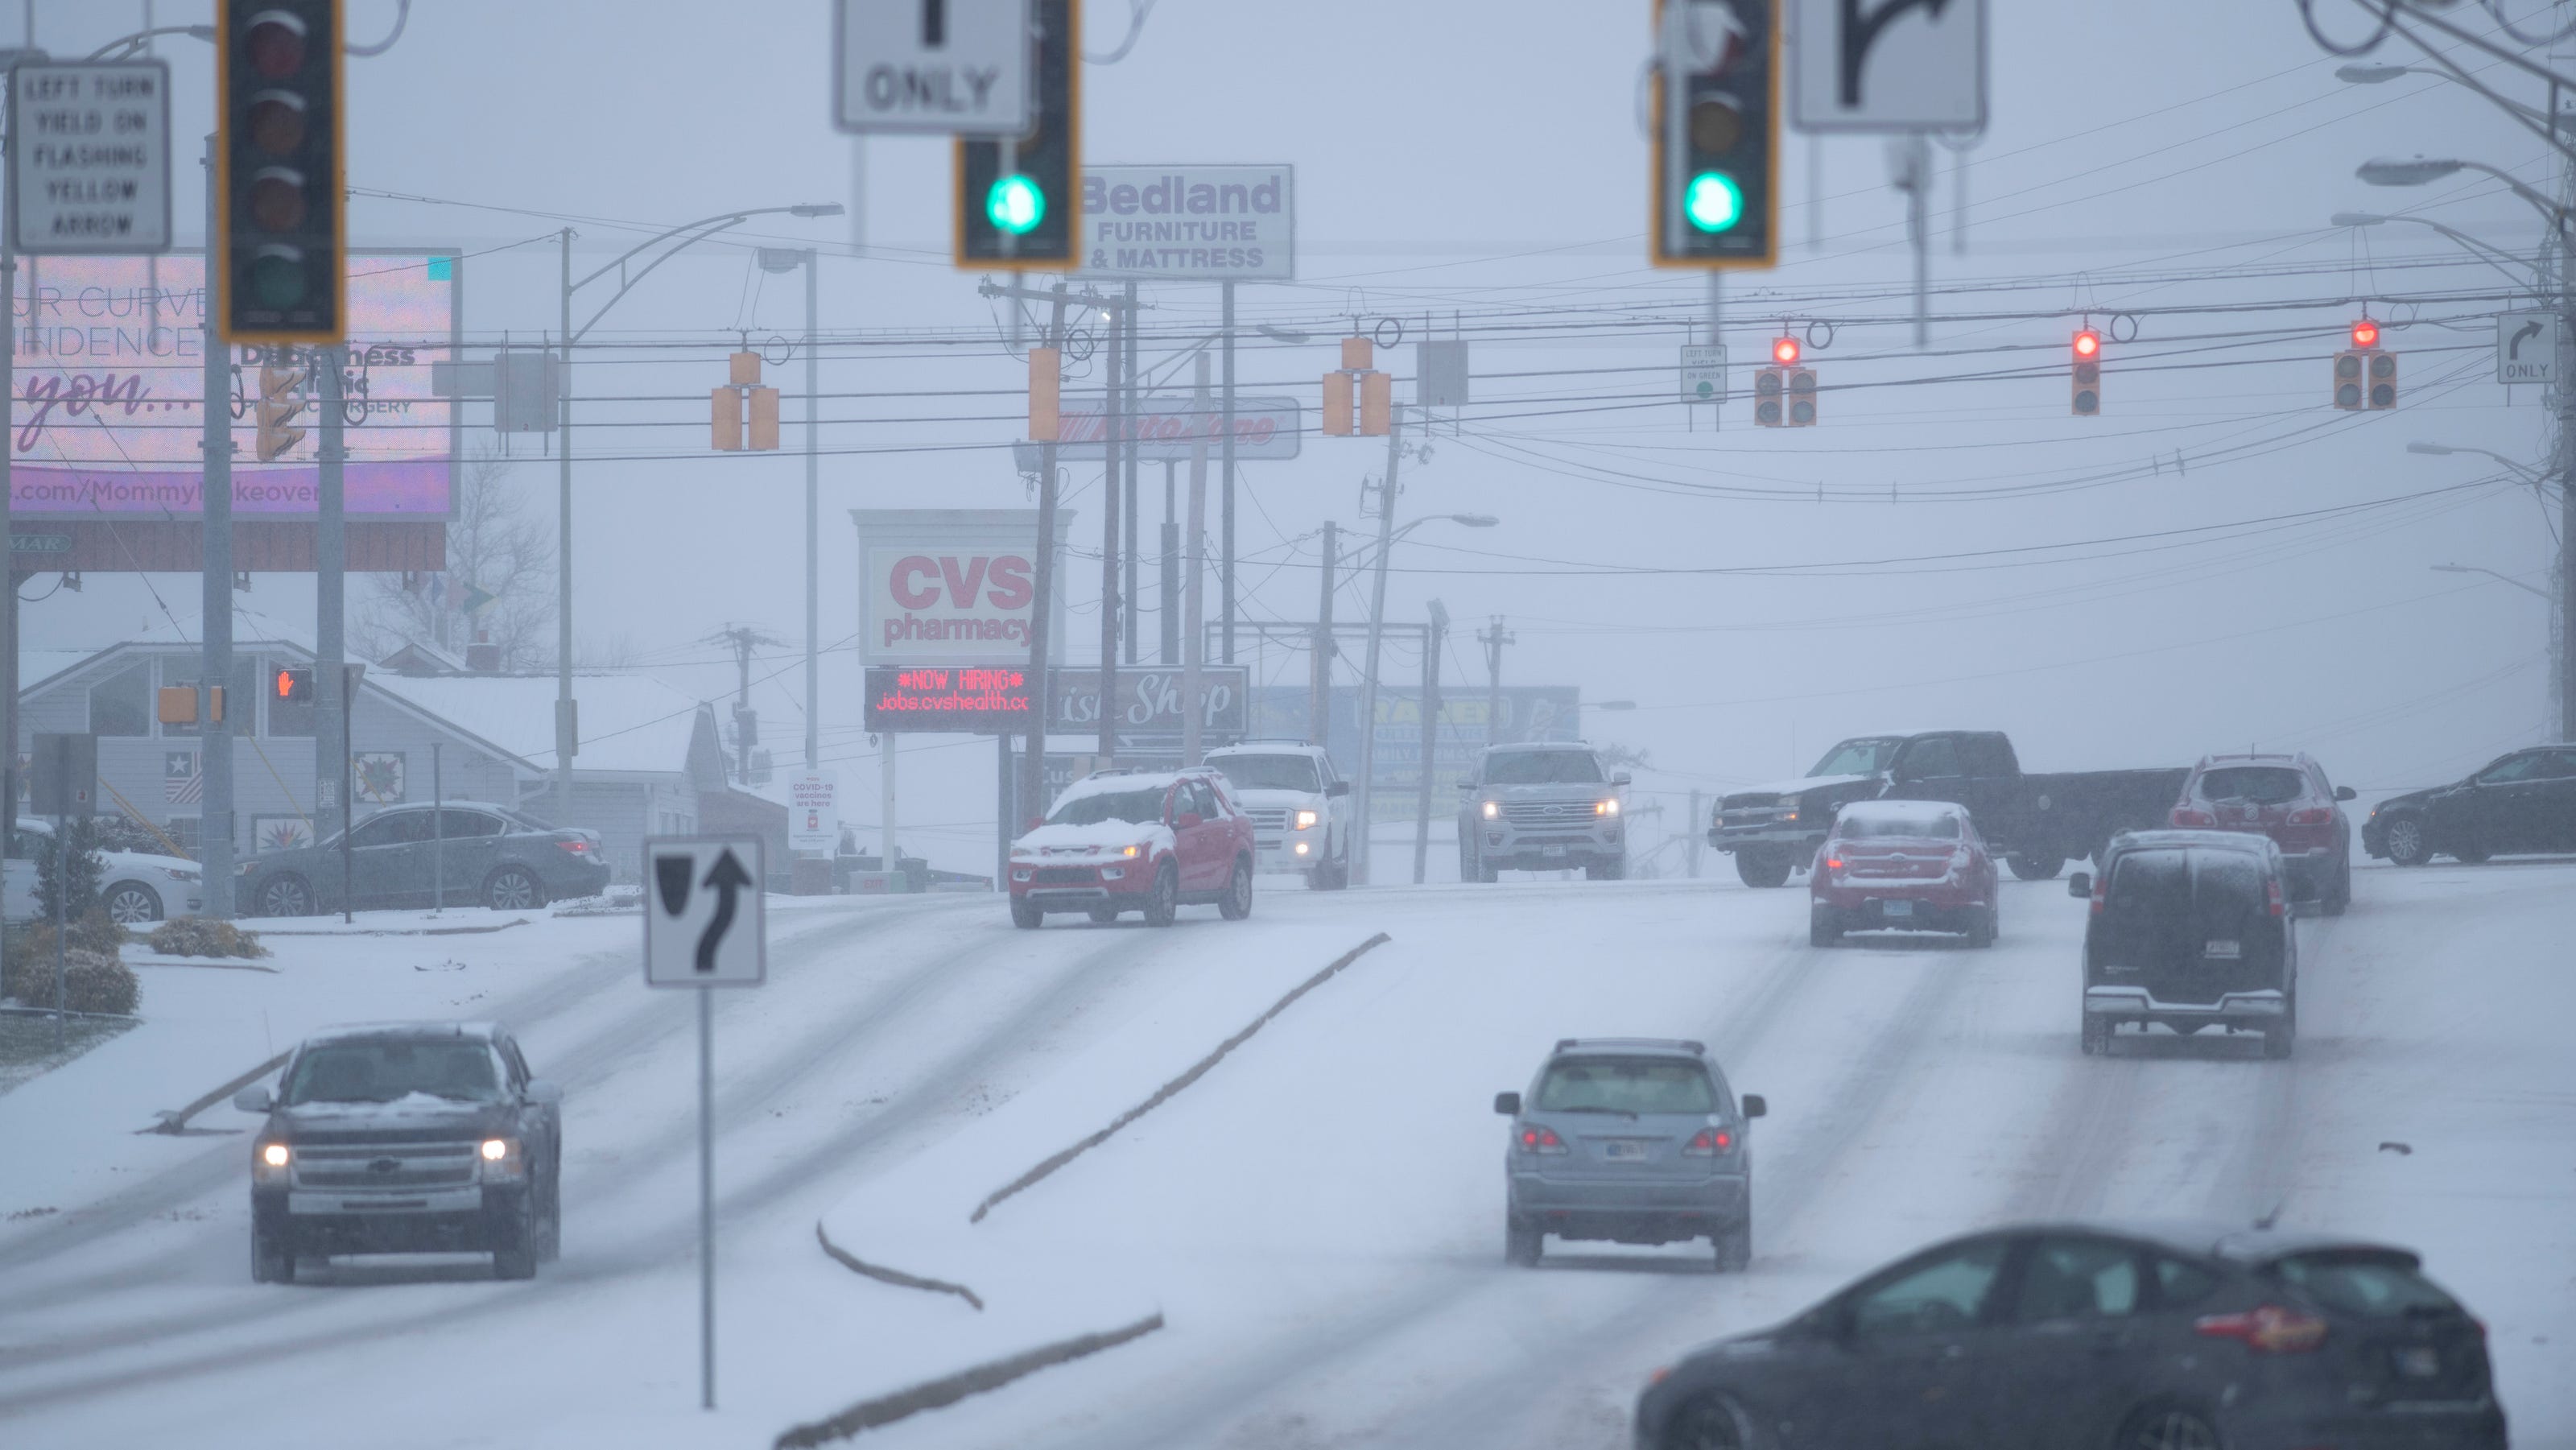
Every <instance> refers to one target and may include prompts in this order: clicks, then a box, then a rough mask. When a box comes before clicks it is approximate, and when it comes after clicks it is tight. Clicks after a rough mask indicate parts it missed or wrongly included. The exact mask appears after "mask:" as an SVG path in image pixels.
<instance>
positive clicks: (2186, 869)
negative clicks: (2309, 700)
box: [2066, 831, 2299, 1057]
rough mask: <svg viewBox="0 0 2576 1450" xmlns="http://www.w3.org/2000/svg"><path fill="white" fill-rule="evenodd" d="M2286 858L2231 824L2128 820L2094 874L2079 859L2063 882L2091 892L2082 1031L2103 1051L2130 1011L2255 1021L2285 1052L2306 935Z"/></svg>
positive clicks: (2185, 1021) (2174, 1019)
mask: <svg viewBox="0 0 2576 1450" xmlns="http://www.w3.org/2000/svg"><path fill="white" fill-rule="evenodd" d="M2287 874H2288V873H2287V869H2286V867H2285V865H2284V863H2283V861H2282V858H2281V848H2280V847H2278V846H2275V845H2273V844H2272V841H2271V838H2269V837H2267V836H2255V835H2246V834H2240V833H2238V832H2234V831H2129V832H2124V833H2122V834H2121V835H2118V836H2114V837H2112V838H2111V848H2110V850H2109V851H2108V852H2106V853H2105V855H2104V858H2103V862H2102V871H2101V874H2100V875H2099V876H2094V875H2090V874H2088V873H2086V872H2082V871H2078V872H2076V873H2075V874H2074V875H2073V876H2070V877H2068V878H2067V881H2066V889H2067V894H2069V895H2071V896H2076V897H2082V898H2085V899H2088V900H2090V901H2091V902H2092V904H2093V909H2092V918H2091V920H2090V921H2088V922H2087V923H2086V924H2085V928H2084V1032H2083V1039H2082V1040H2083V1045H2084V1050H2085V1051H2086V1052H2088V1053H2101V1052H2105V1051H2108V1050H2109V1048H2110V1045H2111V1034H2112V1032H2113V1031H2114V1030H2115V1029H2117V1028H2118V1027H2119V1025H2120V1024H2122V1023H2124V1022H2134V1023H2138V1024H2140V1025H2144V1024H2147V1023H2151V1022H2161V1023H2163V1024H2164V1025H2165V1026H2167V1027H2170V1028H2172V1029H2174V1030H2175V1031H2177V1032H2181V1033H2184V1034H2186V1035H2188V1034H2190V1033H2194V1032H2198V1031H2199V1030H2200V1029H2202V1028H2204V1027H2212V1026H2215V1027H2223V1028H2225V1029H2226V1030H2227V1031H2229V1032H2259V1033H2261V1034H2262V1035H2263V1055H2264V1056H2266V1057H2287V1056H2289V1055H2290V1049H2291V1044H2292V1042H2294V1041H2295V1040H2296V1038H2297V1036H2298V1030H2299V936H2298V932H2297V930H2296V929H2295V928H2294V927H2293V926H2292V924H2291V921H2290V902H2289V888H2288V884H2287V880H2286V878H2287Z"/></svg>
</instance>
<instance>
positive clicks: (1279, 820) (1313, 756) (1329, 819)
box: [1207, 741, 1351, 891]
mask: <svg viewBox="0 0 2576 1450" xmlns="http://www.w3.org/2000/svg"><path fill="white" fill-rule="evenodd" d="M1207 763H1208V765H1209V767H1210V768H1211V769H1214V770H1218V771H1222V772H1224V774H1225V779H1226V784H1228V785H1230V786H1232V787H1234V795H1235V799H1237V800H1238V801H1241V802H1242V803H1243V811H1244V814H1246V815H1248V816H1250V817H1252V833H1253V840H1254V843H1255V846H1256V850H1255V852H1254V855H1253V864H1254V869H1256V870H1259V871H1265V872H1270V871H1276V872H1289V871H1293V872H1296V873H1297V874H1298V875H1301V876H1303V877H1305V878H1306V884H1307V885H1308V886H1310V887H1312V888H1313V889H1315V890H1317V891H1339V890H1341V889H1342V888H1343V887H1345V886H1348V885H1350V884H1351V783H1350V782H1349V781H1347V780H1344V779H1342V778H1341V776H1340V774H1339V773H1338V772H1336V771H1335V770H1334V769H1333V758H1332V757H1331V756H1330V755H1327V754H1325V753H1324V749H1323V747H1322V746H1320V745H1305V744H1292V743H1277V744H1273V743H1270V742H1266V741H1246V742H1244V743H1242V744H1240V745H1228V746H1224V747H1222V748H1220V749H1216V750H1211V751H1209V752H1208V753H1207Z"/></svg>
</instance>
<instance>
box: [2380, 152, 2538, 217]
mask: <svg viewBox="0 0 2576 1450" xmlns="http://www.w3.org/2000/svg"><path fill="white" fill-rule="evenodd" d="M2459 171H2475V172H2480V173H2482V174H2484V175H2487V176H2492V177H2494V178H2495V179H2496V180H2498V181H2501V182H2503V183H2504V184H2505V185H2506V186H2508V187H2511V188H2512V189H2513V194H2514V195H2516V196H2518V197H2521V198H2522V199H2523V200H2524V201H2527V202H2529V203H2531V204H2532V206H2533V207H2535V208H2536V209H2538V211H2539V212H2540V214H2541V215H2542V216H2543V217H2545V218H2547V219H2548V221H2549V224H2550V225H2551V226H2553V227H2556V228H2558V229H2560V230H2562V231H2564V230H2565V229H2566V227H2567V208H2565V207H2563V206H2560V205H2559V204H2558V203H2556V202H2554V201H2551V200H2550V199H2549V198H2548V197H2546V196H2544V195H2542V194H2541V193H2539V192H2538V191H2535V190H2533V189H2532V188H2531V187H2529V186H2527V185H2525V184H2523V182H2522V181H2521V180H2520V179H2519V178H2517V177H2515V176H2514V175H2513V174H2512V173H2511V172H2508V171H2505V170H2503V169H2501V168H2499V167H2494V166H2489V165H2487V164H2486V163H2485V162H2483V161H2461V160H2457V159H2454V158H2448V157H2424V156H2415V157H2408V158H2402V159H2401V158H2398V157H2393V156H2377V157H2373V158H2371V159H2370V160H2368V161H2365V162H2363V163H2361V165H2359V166H2357V167H2355V168H2354V169H2353V173H2352V174H2353V175H2355V176H2357V177H2359V178H2361V180H2362V181H2363V182H2364V183H2366V184H2367V185H2371V186H2422V185H2424V184H2426V183H2427V182H2434V181H2439V180H2441V179H2442V178H2443V177H2445V176H2449V175H2451V174H2453V173H2454V172H2459Z"/></svg>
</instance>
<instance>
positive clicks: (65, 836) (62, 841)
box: [54, 751, 72, 1052]
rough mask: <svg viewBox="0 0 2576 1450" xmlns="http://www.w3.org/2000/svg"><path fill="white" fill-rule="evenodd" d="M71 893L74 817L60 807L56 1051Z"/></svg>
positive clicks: (56, 895) (56, 836) (68, 784)
mask: <svg viewBox="0 0 2576 1450" xmlns="http://www.w3.org/2000/svg"><path fill="white" fill-rule="evenodd" d="M69 753H70V752H68V751H63V752H58V753H57V756H56V760H55V764H56V766H57V767H59V766H60V765H61V758H60V757H61V756H62V755H66V754H69ZM54 774H55V776H56V777H60V776H62V775H63V774H65V772H64V771H63V770H61V769H59V768H57V769H56V770H55V771H54ZM71 788H72V786H71V782H70V781H64V782H63V786H62V789H63V793H64V794H65V795H69V794H70V793H71ZM71 895H72V838H71V817H69V816H66V815H64V814H63V813H62V812H60V811H56V812H54V1051H56V1052H60V1051H62V1050H63V1010H64V996H63V978H64V975H65V970H64V967H65V955H64V954H65V952H66V951H67V950H68V947H67V945H66V939H67V938H69V937H70V935H71V932H70V930H69V929H68V928H67V927H66V926H65V924H64V920H63V918H64V914H65V913H66V912H67V911H68V910H69V907H68V906H67V904H66V903H68V902H69V901H70V900H71Z"/></svg>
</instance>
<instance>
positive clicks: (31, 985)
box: [7, 942, 143, 1016]
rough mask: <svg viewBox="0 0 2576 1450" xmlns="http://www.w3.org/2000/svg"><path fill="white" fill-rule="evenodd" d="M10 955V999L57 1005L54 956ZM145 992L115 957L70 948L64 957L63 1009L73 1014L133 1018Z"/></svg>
mask: <svg viewBox="0 0 2576 1450" xmlns="http://www.w3.org/2000/svg"><path fill="white" fill-rule="evenodd" d="M51 945H52V943H51V942H48V943H47V947H48V950H47V951H46V952H45V953H44V955H42V956H36V955H33V954H23V955H22V954H19V953H15V952H13V953H11V954H10V958H9V963H8V967H7V975H8V982H7V986H8V991H9V995H10V996H12V997H15V998H17V999H18V1000H19V1001H21V1002H23V1003H25V1004H27V1005H28V1006H30V1007H51V1006H53V1005H54V956H53V952H52V951H51V950H50V948H51ZM142 997H143V988H142V985H141V984H140V983H138V982H137V981H135V979H134V969H133V968H132V967H129V966H127V965H126V964H125V963H124V962H122V961H119V960H118V959H117V958H116V957H115V956H114V955H113V954H112V953H108V952H97V951H91V950H90V949H88V948H87V947H78V946H75V947H71V948H69V949H67V950H66V951H65V952H64V953H63V1006H64V1007H65V1008H67V1009H68V1010H70V1011H74V1012H98V1013H107V1014H113V1015H117V1016H131V1015H132V1014H133V1012H134V1008H135V1006H136V1004H137V1003H139V1002H140V1001H141V1000H142Z"/></svg>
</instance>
